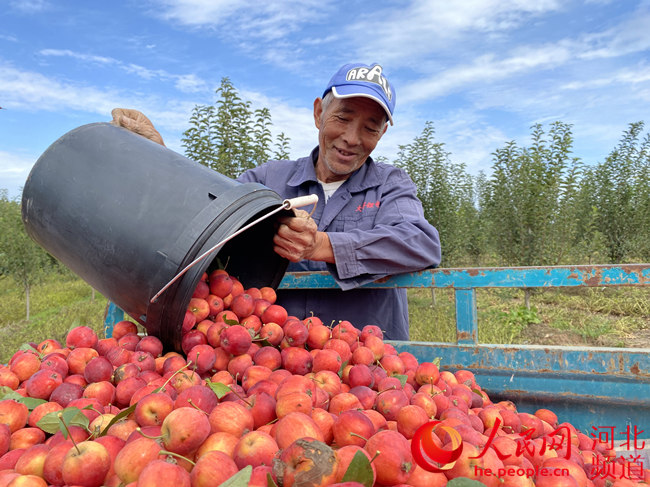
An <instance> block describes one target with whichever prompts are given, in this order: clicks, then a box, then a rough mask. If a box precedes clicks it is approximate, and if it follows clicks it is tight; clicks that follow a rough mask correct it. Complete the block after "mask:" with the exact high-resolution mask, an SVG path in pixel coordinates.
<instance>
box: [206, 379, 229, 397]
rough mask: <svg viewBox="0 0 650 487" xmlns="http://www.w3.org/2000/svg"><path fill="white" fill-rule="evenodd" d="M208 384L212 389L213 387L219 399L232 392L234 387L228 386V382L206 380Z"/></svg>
mask: <svg viewBox="0 0 650 487" xmlns="http://www.w3.org/2000/svg"><path fill="white" fill-rule="evenodd" d="M206 384H207V385H208V387H209V388H210V389H212V392H214V393H215V394H216V395H217V397H218V398H219V399H221V398H222V397H223V396H225V395H226V394H229V393H231V392H232V389H230V387H228V386H227V385H226V384H222V383H221V382H212V381H209V380H208V381H206Z"/></svg>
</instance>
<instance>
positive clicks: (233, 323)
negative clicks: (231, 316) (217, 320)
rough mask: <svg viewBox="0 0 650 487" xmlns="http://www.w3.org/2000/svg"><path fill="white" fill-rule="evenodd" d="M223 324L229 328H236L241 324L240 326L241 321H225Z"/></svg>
mask: <svg viewBox="0 0 650 487" xmlns="http://www.w3.org/2000/svg"><path fill="white" fill-rule="evenodd" d="M223 322H224V323H225V324H226V325H228V326H235V325H239V324H240V323H239V321H236V320H228V319H226V320H223Z"/></svg>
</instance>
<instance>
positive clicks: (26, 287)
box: [25, 284, 29, 321]
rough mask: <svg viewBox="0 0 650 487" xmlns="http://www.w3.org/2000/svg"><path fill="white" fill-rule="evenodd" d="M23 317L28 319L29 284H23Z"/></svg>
mask: <svg viewBox="0 0 650 487" xmlns="http://www.w3.org/2000/svg"><path fill="white" fill-rule="evenodd" d="M25 319H26V320H27V321H29V284H25Z"/></svg>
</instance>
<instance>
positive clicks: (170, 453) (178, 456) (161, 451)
mask: <svg viewBox="0 0 650 487" xmlns="http://www.w3.org/2000/svg"><path fill="white" fill-rule="evenodd" d="M158 454H159V455H169V456H172V457H176V458H182V459H183V460H185V461H188V462H190V463H191V464H192V466H195V465H196V463H194V462H193V461H192V460H190V459H189V458H187V457H184V456H183V455H180V454H178V453H174V452H173V451H168V450H160V451H159V452H158Z"/></svg>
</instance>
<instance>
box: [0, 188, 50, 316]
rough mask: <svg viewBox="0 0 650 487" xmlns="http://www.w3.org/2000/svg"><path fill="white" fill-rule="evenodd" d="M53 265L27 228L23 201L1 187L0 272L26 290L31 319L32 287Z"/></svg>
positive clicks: (26, 303)
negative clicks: (16, 199) (18, 200)
mask: <svg viewBox="0 0 650 487" xmlns="http://www.w3.org/2000/svg"><path fill="white" fill-rule="evenodd" d="M53 265H54V260H53V259H52V258H51V257H50V256H49V254H48V253H47V252H45V251H44V250H43V249H42V248H41V247H40V246H38V245H37V244H36V242H34V241H33V240H32V239H31V238H30V237H29V236H28V235H27V232H26V231H25V227H24V225H23V221H22V216H21V211H20V204H19V203H18V202H17V201H14V200H9V199H8V198H7V191H6V190H0V275H3V276H4V275H6V276H9V277H11V278H12V279H13V280H14V281H15V282H16V283H18V284H19V285H20V286H21V287H22V289H23V291H24V293H25V317H26V319H27V320H29V311H30V290H31V288H32V286H33V285H34V284H36V283H38V282H40V280H41V279H42V278H43V275H44V274H45V273H46V272H47V271H48V270H50V269H51V268H52V267H53Z"/></svg>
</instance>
